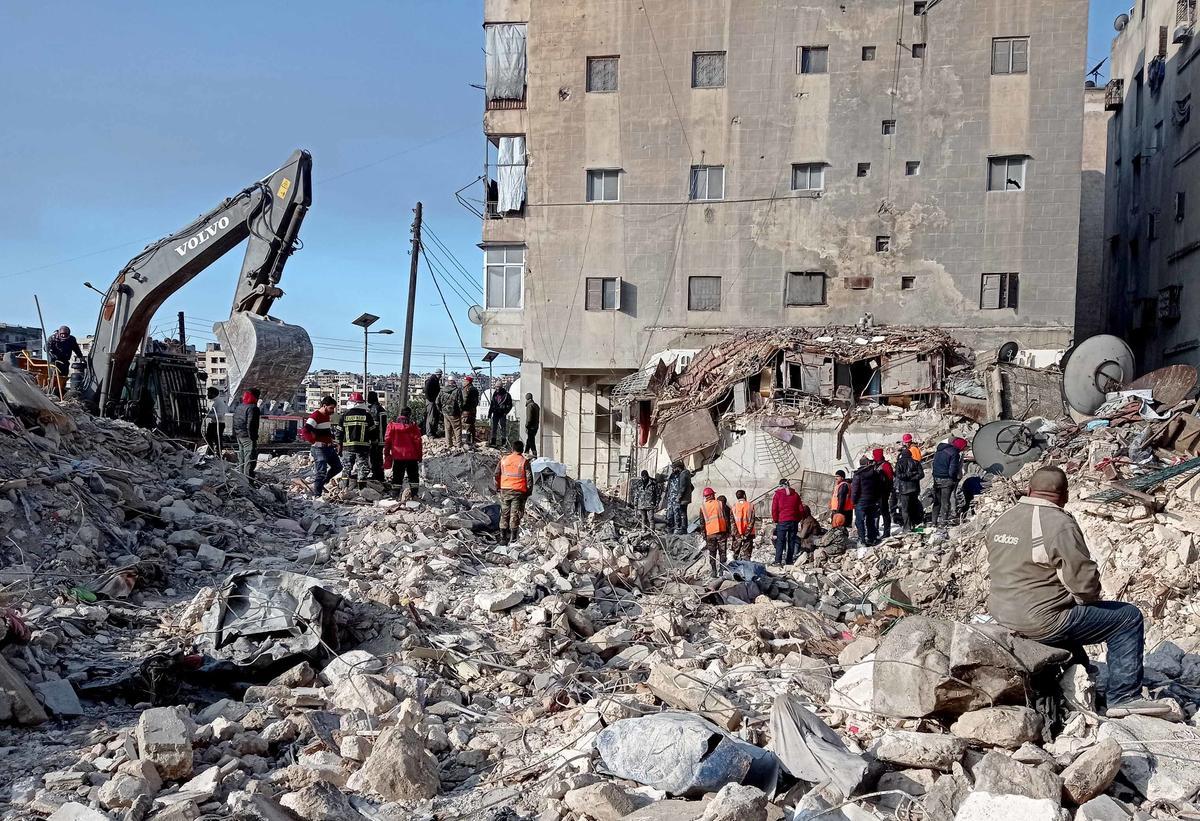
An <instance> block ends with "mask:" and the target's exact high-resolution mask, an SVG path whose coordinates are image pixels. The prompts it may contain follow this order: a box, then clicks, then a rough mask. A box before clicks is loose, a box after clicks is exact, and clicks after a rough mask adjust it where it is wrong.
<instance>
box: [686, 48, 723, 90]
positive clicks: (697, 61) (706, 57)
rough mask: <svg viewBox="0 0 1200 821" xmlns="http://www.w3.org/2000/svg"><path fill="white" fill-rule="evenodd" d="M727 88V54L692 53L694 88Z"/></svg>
mask: <svg viewBox="0 0 1200 821" xmlns="http://www.w3.org/2000/svg"><path fill="white" fill-rule="evenodd" d="M724 86H725V52H723V51H696V52H693V53H692V88H723V87H724Z"/></svg>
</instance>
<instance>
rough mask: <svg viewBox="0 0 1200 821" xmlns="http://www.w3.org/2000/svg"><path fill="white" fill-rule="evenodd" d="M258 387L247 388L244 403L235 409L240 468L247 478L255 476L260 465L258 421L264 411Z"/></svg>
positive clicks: (235, 432)
mask: <svg viewBox="0 0 1200 821" xmlns="http://www.w3.org/2000/svg"><path fill="white" fill-rule="evenodd" d="M258 397H259V390H258V388H247V389H246V392H245V393H243V394H242V404H240V405H238V406H237V407H236V408H234V410H233V435H234V436H235V437H236V438H237V452H238V470H240V471H241V472H242V475H243V476H245V477H246V478H247V479H253V478H254V469H255V468H256V467H258V423H259V420H260V419H261V418H262V413H261V412H260V411H259V409H258Z"/></svg>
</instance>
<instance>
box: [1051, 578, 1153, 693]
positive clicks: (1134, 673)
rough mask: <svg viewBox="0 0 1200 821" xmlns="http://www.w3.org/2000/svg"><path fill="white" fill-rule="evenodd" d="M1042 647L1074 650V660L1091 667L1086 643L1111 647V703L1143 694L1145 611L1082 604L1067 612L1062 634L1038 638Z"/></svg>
mask: <svg viewBox="0 0 1200 821" xmlns="http://www.w3.org/2000/svg"><path fill="white" fill-rule="evenodd" d="M1037 641H1038V642H1040V643H1042V644H1048V645H1050V646H1051V647H1060V648H1062V649H1063V650H1069V651H1071V656H1072V660H1073V661H1074V662H1075V663H1077V664H1085V665H1086V664H1087V660H1088V657H1087V653H1085V652H1084V650H1083V646H1084V645H1085V644H1100V643H1101V642H1104V644H1105V645H1107V647H1108V703H1109V705H1110V706H1111V705H1113V704H1119V703H1120V702H1122V701H1128V700H1129V699H1131V698H1139V697H1141V695H1142V654H1143V652H1144V651H1145V648H1146V635H1145V632H1144V631H1143V629H1142V611H1140V610H1138V609H1137V606H1136V605H1132V604H1126V603H1125V602H1119V601H1098V602H1093V603H1092V604H1079V605H1076V606H1075V607H1072V608H1071V609H1070V610H1069V611H1067V620H1066V622H1065V623H1064V624H1063V626H1062V627H1061V628H1060V629H1059V630H1058V632H1056V633H1053V634H1051V635H1049V636H1044V637H1042V638H1039V639H1037Z"/></svg>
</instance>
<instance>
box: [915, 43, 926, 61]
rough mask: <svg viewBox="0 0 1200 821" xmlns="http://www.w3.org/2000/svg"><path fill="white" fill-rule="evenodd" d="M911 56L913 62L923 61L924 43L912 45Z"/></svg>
mask: <svg viewBox="0 0 1200 821" xmlns="http://www.w3.org/2000/svg"><path fill="white" fill-rule="evenodd" d="M912 56H913V59H914V60H924V59H925V44H924V43H913V45H912Z"/></svg>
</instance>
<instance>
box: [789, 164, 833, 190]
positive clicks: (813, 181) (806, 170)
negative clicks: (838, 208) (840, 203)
mask: <svg viewBox="0 0 1200 821" xmlns="http://www.w3.org/2000/svg"><path fill="white" fill-rule="evenodd" d="M826 165H827V163H823V162H801V163H792V190H793V191H824V190H825V167H826ZM798 183H803V184H798Z"/></svg>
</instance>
